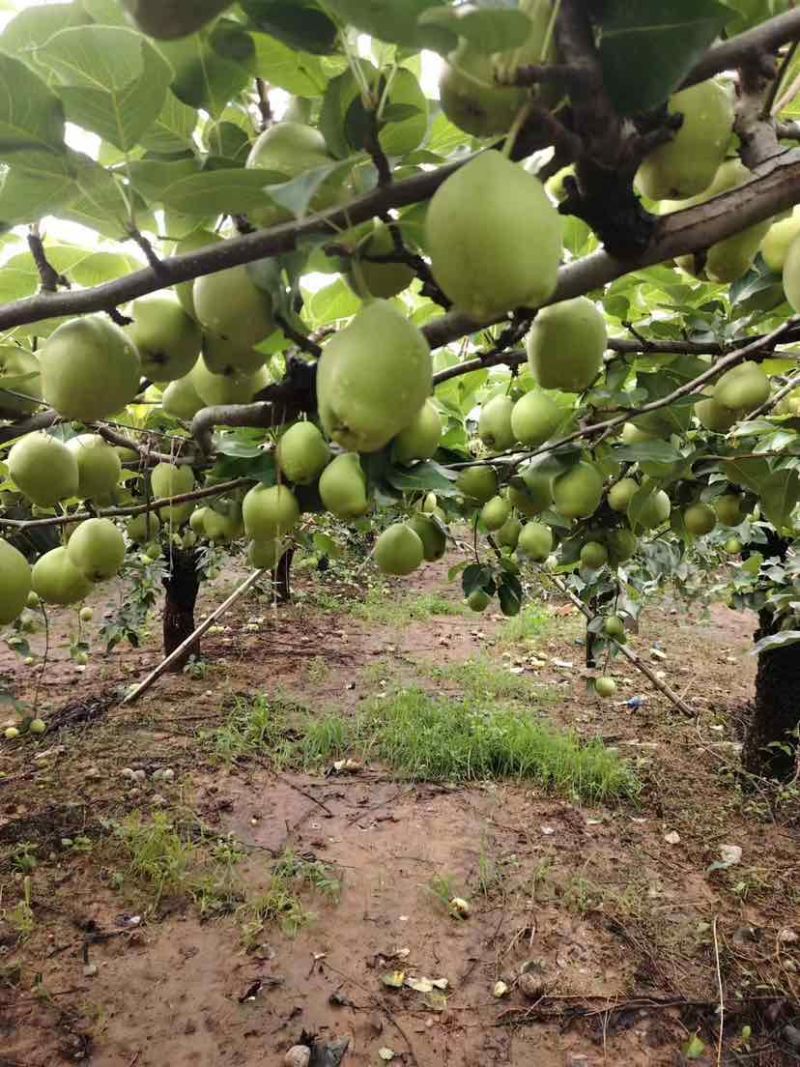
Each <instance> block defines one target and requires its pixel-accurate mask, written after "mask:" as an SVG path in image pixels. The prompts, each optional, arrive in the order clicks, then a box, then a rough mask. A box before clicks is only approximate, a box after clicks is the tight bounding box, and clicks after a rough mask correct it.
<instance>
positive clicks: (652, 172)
mask: <svg viewBox="0 0 800 1067" xmlns="http://www.w3.org/2000/svg"><path fill="white" fill-rule="evenodd" d="M667 106H668V109H669V111H670V114H673V115H674V114H681V115H683V124H682V125H681V126H680V128H679V129H678V130H677V132H676V133H675V136H674V137H673V138H672V139H671V140H670V141H667V142H666V143H665V144H661V145H659V146H658V147H657V148H655V149H653V151H652V152H651V153H650V154H649V155H648V156H647V158H646V159H645V160H644V162H643V163H642V165H641V166H640V167H639V170H638V172H637V174H636V186H637V188H638V189H639V191H640V192H641V193H643V194H644V195H645V196H647V197H649V198H650V199H651V200H685V199H686V198H687V197H690V196H696V195H697V194H698V193H702V192H703V191H704V190H705V189H707V188H708V186H709V185H711V183H712V181H713V180H714V175H715V174H716V172H717V168H718V167H719V166H720V164H721V163H722V161H723V160H724V159H725V153H726V151H727V150H728V145H729V144H730V140H731V135H732V133H733V95H732V92H731V90H730V87H729V86H726V85H723V84H721V83H720V82H718V81H714V80H709V81H704V82H700V83H699V84H698V85H692V86H691V87H690V88H688V89H683V90H682V91H681V92H679V93H675V95H674V96H671V97H670V99H669V101H668V104H667Z"/></svg>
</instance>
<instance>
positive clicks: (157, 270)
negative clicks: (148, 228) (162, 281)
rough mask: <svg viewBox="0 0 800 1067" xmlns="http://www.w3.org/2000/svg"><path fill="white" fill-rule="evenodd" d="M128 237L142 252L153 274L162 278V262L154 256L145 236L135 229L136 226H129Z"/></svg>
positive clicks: (153, 251)
mask: <svg viewBox="0 0 800 1067" xmlns="http://www.w3.org/2000/svg"><path fill="white" fill-rule="evenodd" d="M128 236H129V237H130V238H131V240H133V241H135V242H136V244H137V245H138V246H139V248H141V250H142V251H143V252H144V256H145V259H146V260H147V262H148V263H149V265H150V268H151V270H152V271H153V273H154V274H155V275H156V276H157V277H164V276H165V267H164V262H163V260H162V259H161V258H160V257H159V256H157V255H156V252H155V249H154V248H153V246H152V245H151V244H150V242H149V241H148V239H147V238H146V237H145V235H144V234H143V233H142V232H141V230H139V229H137V228H136V226H129V227H128Z"/></svg>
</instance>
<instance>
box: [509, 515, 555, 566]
mask: <svg viewBox="0 0 800 1067" xmlns="http://www.w3.org/2000/svg"><path fill="white" fill-rule="evenodd" d="M552 551H553V531H552V530H551V529H550V527H549V526H545V524H544V523H543V522H526V523H525V525H524V526H523V527H522V530H521V531H520V535H519V540H518V541H517V554H518V555H523V556H527V558H528V559H532V560H533V561H534V562H536V563H543V562H544V561H545V560H546V559H547V557H548V556H549V555H550V553H551V552H552Z"/></svg>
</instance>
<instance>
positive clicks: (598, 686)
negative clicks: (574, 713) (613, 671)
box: [594, 677, 617, 698]
mask: <svg viewBox="0 0 800 1067" xmlns="http://www.w3.org/2000/svg"><path fill="white" fill-rule="evenodd" d="M594 688H595V692H596V693H597V695H598V696H599V697H603V698H606V697H613V695H614V694H615V693H616V691H617V683H616V682H615V681H614V679H613V678H608V677H602V678H596V679H595V683H594Z"/></svg>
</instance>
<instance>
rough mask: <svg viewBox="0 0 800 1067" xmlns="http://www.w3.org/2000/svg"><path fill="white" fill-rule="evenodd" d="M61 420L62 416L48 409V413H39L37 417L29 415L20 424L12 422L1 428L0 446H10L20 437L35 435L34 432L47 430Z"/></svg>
mask: <svg viewBox="0 0 800 1067" xmlns="http://www.w3.org/2000/svg"><path fill="white" fill-rule="evenodd" d="M60 418H61V416H60V415H59V414H58V412H57V411H53V409H52V408H47V410H46V411H37V412H36V414H35V415H29V416H28V417H27V418H25V419H20V420H19V421H18V422H12V423H11V424H10V425H9V426H0V445H5V444H8V442H9V441H16V439H17V438H18V437H22V435H23V434H26V433H33V431H34V430H46V429H47V428H48V427H49V426H52V425H53V423H56V422H58V420H59V419H60Z"/></svg>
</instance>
